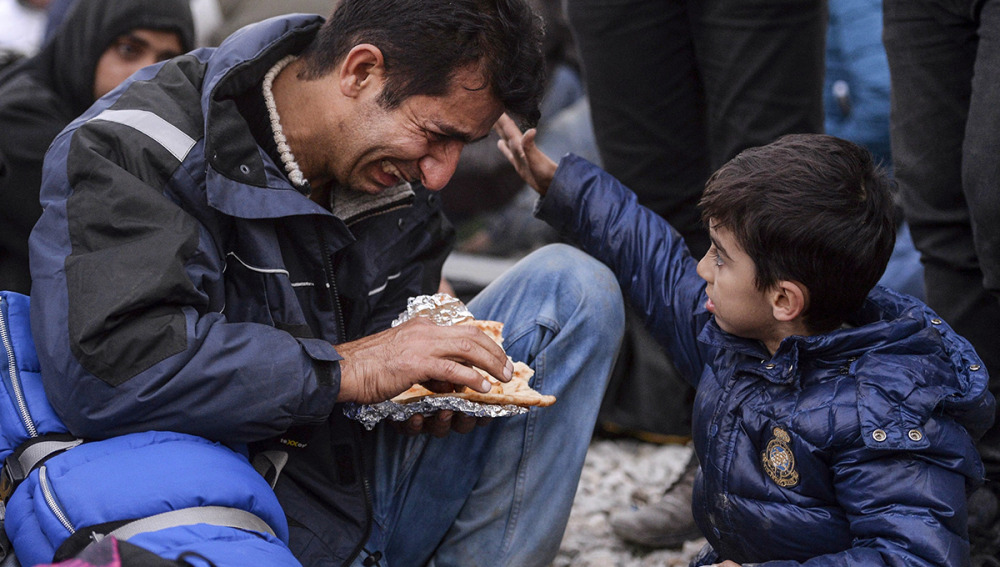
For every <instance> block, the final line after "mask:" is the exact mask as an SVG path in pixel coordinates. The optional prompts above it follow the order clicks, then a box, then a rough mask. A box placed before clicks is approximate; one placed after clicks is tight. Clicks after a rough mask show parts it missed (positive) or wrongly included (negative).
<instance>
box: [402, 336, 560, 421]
mask: <svg viewBox="0 0 1000 567" xmlns="http://www.w3.org/2000/svg"><path fill="white" fill-rule="evenodd" d="M459 324H460V325H474V326H476V327H478V328H479V329H480V330H481V331H483V332H484V333H486V334H487V335H489V337H490V338H491V339H493V341H494V342H495V343H497V344H498V345H500V346H503V323H500V322H499V321H476V320H469V321H463V322H461V323H459ZM476 370H477V371H478V372H479V373H480V374H482V375H483V377H485V378H486V379H487V380H488V381H489V382H490V385H491V386H492V387H491V388H490V391H489V392H487V393H483V392H477V391H475V390H471V389H469V388H465V389H464V390H463V391H461V392H444V393H437V392H432V391H431V390H428V389H427V388H425V387H424V386H423V385H421V384H414V385H413V386H410V388H409V389H408V390H406V391H405V392H403V393H401V394H399V395H398V396H396V397H394V398H392V401H394V402H396V403H397V404H408V403H411V402H416V401H418V400H422V399H424V398H443V397H451V398H461V399H464V400H469V401H470V402H478V403H482V404H495V405H515V406H521V407H531V406H538V407H546V406H551V405H552V404H554V403H556V397H555V396H548V395H543V394H541V393H539V392H537V391H536V390H535V389H533V388H532V387H531V386H529V385H528V381H529V380H531V377H532V376H534V375H535V371H534V370H532V369H531V367H529V366H528V365H527V364H525V363H523V362H515V363H514V375H513V376H512V377H511V379H510V382H500V381H499V380H497V379H495V378H493V377H492V376H490V375H489V374H488V373H487V372H485V371H483V370H480V369H479V368H476Z"/></svg>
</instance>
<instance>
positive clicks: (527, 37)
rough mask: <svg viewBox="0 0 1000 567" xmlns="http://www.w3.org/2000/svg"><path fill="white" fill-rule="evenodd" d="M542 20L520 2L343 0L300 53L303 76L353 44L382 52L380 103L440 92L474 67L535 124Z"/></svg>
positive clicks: (509, 107) (318, 73)
mask: <svg viewBox="0 0 1000 567" xmlns="http://www.w3.org/2000/svg"><path fill="white" fill-rule="evenodd" d="M541 40H542V23H541V20H540V18H539V17H538V16H536V15H535V14H534V13H533V12H532V11H531V8H529V7H528V5H527V4H526V3H525V2H524V1H523V0H448V1H447V2H445V1H442V0H343V2H341V3H340V4H339V5H338V6H337V9H336V10H335V11H334V13H333V15H332V16H330V18H329V20H327V22H326V23H325V24H324V25H323V27H322V28H321V29H320V31H319V34H318V35H317V37H316V40H315V41H313V43H312V44H311V45H310V46H309V48H308V49H307V50H306V51H305V53H304V54H303V57H304V58H305V61H306V68H305V72H304V78H306V79H314V78H318V77H322V76H324V75H326V74H327V73H329V72H331V71H332V70H333V69H334V68H335V67H336V66H337V65H338V64H339V63H340V62H341V61H342V60H343V58H344V57H345V56H346V55H347V54H348V52H350V50H351V49H352V48H353V47H354V46H356V45H358V44H360V43H370V44H372V45H374V46H376V47H378V48H379V49H380V50H381V51H382V55H383V57H384V60H385V68H386V74H387V77H386V84H385V89H384V91H383V93H382V98H381V101H380V102H381V103H382V104H383V106H385V107H386V108H390V109H391V108H396V107H398V106H399V104H400V103H402V102H403V101H404V100H406V99H407V98H408V97H411V96H414V95H426V96H441V95H444V94H446V93H447V91H448V89H449V88H450V87H451V79H452V78H453V77H454V75H455V73H456V72H458V71H459V70H462V69H465V68H467V67H469V66H470V65H478V66H479V67H480V69H481V70H482V72H483V77H484V79H485V80H486V82H485V83H484V84H483V85H482V87H483V88H490V89H492V90H493V93H494V95H495V96H496V98H497V99H498V100H499V101H500V102H501V103H502V104H503V105H504V108H505V109H506V111H507V112H508V113H509V114H511V115H513V116H514V117H516V118H518V119H520V120H521V121H522V122H523V124H524V125H525V126H532V125H534V124H535V123H536V122H537V121H538V117H539V110H538V105H539V101H540V100H541V97H542V92H543V88H544V74H545V70H544V69H545V67H544V60H543V57H542V52H541Z"/></svg>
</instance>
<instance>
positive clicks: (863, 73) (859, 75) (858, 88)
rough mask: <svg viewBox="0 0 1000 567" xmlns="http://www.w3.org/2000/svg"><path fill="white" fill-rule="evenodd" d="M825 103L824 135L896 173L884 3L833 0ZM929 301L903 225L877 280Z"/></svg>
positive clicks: (922, 273) (828, 33) (828, 38)
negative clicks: (891, 140)
mask: <svg viewBox="0 0 1000 567" xmlns="http://www.w3.org/2000/svg"><path fill="white" fill-rule="evenodd" d="M829 4H830V23H829V28H828V30H827V36H826V38H827V40H826V41H827V44H826V84H825V94H824V97H823V102H824V106H825V112H826V120H825V128H826V133H827V134H830V135H832V136H837V137H838V138H843V139H845V140H850V141H852V142H854V143H856V144H859V145H861V146H864V147H865V148H867V149H868V151H870V152H871V153H872V156H873V157H874V158H875V161H876V162H878V163H881V164H882V166H883V167H885V168H887V169H889V171H892V150H891V148H890V144H889V62H888V60H887V58H886V54H885V47H884V46H883V45H882V0H830V3H829ZM879 283H881V284H882V285H884V286H886V287H889V288H892V289H894V290H896V291H899V292H902V293H906V294H909V295H912V296H914V297H916V298H918V299H920V300H924V299H925V294H924V269H923V266H922V265H921V264H920V253H919V252H918V251H917V249H916V248H915V247H914V246H913V240H912V239H911V238H910V230H909V227H908V226H907V225H906V223H901V224H900V227H899V230H898V231H897V234H896V247H895V249H894V250H893V253H892V257H891V258H890V259H889V265H888V266H887V267H886V269H885V274H884V275H883V276H882V279H881V280H880V281H879Z"/></svg>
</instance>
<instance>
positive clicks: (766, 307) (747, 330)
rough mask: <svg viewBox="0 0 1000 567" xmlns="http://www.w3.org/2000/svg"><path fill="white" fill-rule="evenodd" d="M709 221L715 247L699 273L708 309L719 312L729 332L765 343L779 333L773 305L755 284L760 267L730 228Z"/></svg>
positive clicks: (719, 320)
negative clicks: (703, 282)
mask: <svg viewBox="0 0 1000 567" xmlns="http://www.w3.org/2000/svg"><path fill="white" fill-rule="evenodd" d="M713 224H714V223H711V222H710V223H709V226H710V227H711V228H710V229H709V236H710V238H711V240H712V246H711V248H709V249H708V252H707V253H705V257H704V258H702V259H701V261H700V262H698V275H699V276H701V277H702V279H704V280H705V281H706V282H708V286H707V287H706V288H705V292H706V293H707V294H708V301H707V302H706V303H705V308H706V309H708V311H709V312H710V313H713V314H715V321H716V323H718V325H719V328H721V329H722V330H723V331H726V332H727V333H730V334H733V335H736V336H739V337H744V338H748V339H758V340H761V341H763V342H765V343H767V342H768V341H770V340H772V339H773V338H774V336H775V326H776V325H775V324H776V321H775V319H774V316H773V313H772V310H771V304H770V301H769V299H768V295H767V293H766V290H765V291H761V290H758V289H757V287H756V286H755V285H754V275H755V273H756V267H755V265H754V262H753V260H752V259H751V258H750V256H748V255H747V254H746V252H744V251H743V249H742V248H741V247H740V245H739V244H738V243H737V242H736V239H735V238H734V237H733V233H732V232H731V231H729V230H728V229H726V228H721V227H720V228H716V227H714V226H713Z"/></svg>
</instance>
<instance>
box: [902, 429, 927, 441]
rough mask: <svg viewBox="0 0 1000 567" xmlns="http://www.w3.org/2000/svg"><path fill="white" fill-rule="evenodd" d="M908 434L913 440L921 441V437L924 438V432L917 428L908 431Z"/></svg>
mask: <svg viewBox="0 0 1000 567" xmlns="http://www.w3.org/2000/svg"><path fill="white" fill-rule="evenodd" d="M906 436H907V437H909V438H910V440H912V441H920V440H921V439H923V438H924V434H923V433H921V432H920V431H919V430H917V429H911V430H910V431H909V432H907V434H906Z"/></svg>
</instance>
